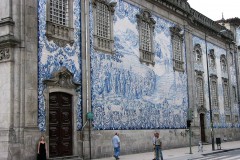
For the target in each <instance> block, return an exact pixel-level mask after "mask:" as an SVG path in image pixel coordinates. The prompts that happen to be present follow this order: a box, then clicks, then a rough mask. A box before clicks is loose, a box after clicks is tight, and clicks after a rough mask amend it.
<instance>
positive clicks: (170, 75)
mask: <svg viewBox="0 0 240 160" xmlns="http://www.w3.org/2000/svg"><path fill="white" fill-rule="evenodd" d="M139 11H140V8H138V7H136V6H133V5H131V4H129V3H127V2H125V1H122V0H117V6H116V8H115V17H114V27H113V28H114V49H115V54H114V55H110V54H105V53H102V52H99V51H96V50H94V48H93V46H92V44H93V26H94V22H93V17H92V16H93V15H92V6H91V3H90V24H89V26H90V34H91V42H90V48H91V94H92V95H91V97H92V110H93V112H94V116H95V117H94V118H95V119H94V122H93V124H94V128H95V129H98V130H112V129H157V128H162V129H167V128H185V127H186V118H187V108H188V95H187V75H186V72H177V71H175V72H174V71H173V63H172V48H171V47H172V46H171V35H170V30H169V27H171V26H174V23H172V22H170V21H168V20H165V19H163V18H161V17H159V16H156V15H153V18H154V20H155V21H156V26H155V30H154V50H155V52H154V53H155V63H156V64H155V66H151V65H149V66H147V65H146V64H141V63H140V62H139V33H138V29H137V22H136V14H137V13H139ZM183 46H184V45H183ZM183 50H184V47H183ZM183 54H184V56H185V53H183ZM184 59H185V57H184Z"/></svg>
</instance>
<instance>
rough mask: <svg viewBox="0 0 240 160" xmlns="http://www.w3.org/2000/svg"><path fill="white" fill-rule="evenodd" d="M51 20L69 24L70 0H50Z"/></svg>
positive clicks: (65, 24)
mask: <svg viewBox="0 0 240 160" xmlns="http://www.w3.org/2000/svg"><path fill="white" fill-rule="evenodd" d="M50 21H51V22H53V23H56V24H60V25H64V26H67V25H68V0H50Z"/></svg>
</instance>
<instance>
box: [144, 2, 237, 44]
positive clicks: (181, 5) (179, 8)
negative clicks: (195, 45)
mask: <svg viewBox="0 0 240 160" xmlns="http://www.w3.org/2000/svg"><path fill="white" fill-rule="evenodd" d="M148 1H149V2H151V3H154V4H155V5H158V6H160V7H166V8H168V9H169V10H172V11H173V12H174V13H178V14H180V15H181V16H184V17H186V19H188V21H189V23H191V24H193V25H195V26H198V27H199V28H202V29H204V30H206V29H207V30H208V31H209V32H211V33H212V35H216V36H217V35H220V36H221V37H223V38H226V39H229V40H231V41H233V40H234V35H233V33H232V32H231V31H230V30H228V29H226V28H225V27H224V26H221V25H220V24H218V23H217V22H215V21H213V20H211V19H210V18H208V17H206V16H204V15H203V14H201V13H200V12H198V11H196V10H194V9H193V8H191V6H190V5H189V3H188V2H187V0H148ZM222 30H226V32H224V33H221V34H219V33H220V31H222Z"/></svg>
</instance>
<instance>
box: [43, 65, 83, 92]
mask: <svg viewBox="0 0 240 160" xmlns="http://www.w3.org/2000/svg"><path fill="white" fill-rule="evenodd" d="M43 83H44V84H46V85H47V86H58V87H62V88H70V89H76V88H78V87H79V86H80V84H78V83H75V82H74V81H73V74H72V73H71V72H70V71H69V70H68V69H67V68H66V67H63V68H61V69H60V70H59V71H58V72H56V73H54V74H53V78H51V79H47V80H44V81H43Z"/></svg>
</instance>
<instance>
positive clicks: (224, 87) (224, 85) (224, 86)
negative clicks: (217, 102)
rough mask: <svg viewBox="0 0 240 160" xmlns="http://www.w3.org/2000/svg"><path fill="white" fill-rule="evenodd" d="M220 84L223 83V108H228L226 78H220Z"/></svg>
mask: <svg viewBox="0 0 240 160" xmlns="http://www.w3.org/2000/svg"><path fill="white" fill-rule="evenodd" d="M222 83H223V99H224V107H229V99H228V97H229V95H228V80H227V79H226V78H222Z"/></svg>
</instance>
